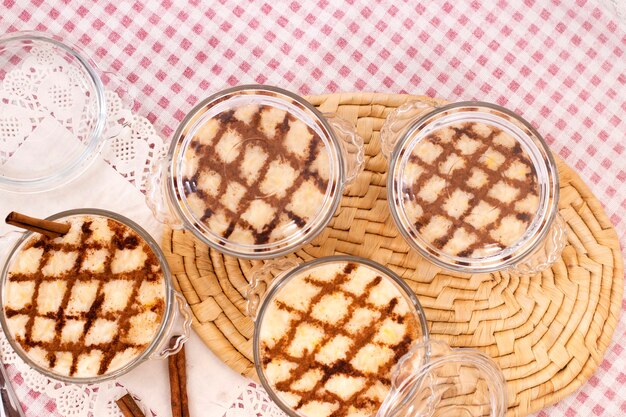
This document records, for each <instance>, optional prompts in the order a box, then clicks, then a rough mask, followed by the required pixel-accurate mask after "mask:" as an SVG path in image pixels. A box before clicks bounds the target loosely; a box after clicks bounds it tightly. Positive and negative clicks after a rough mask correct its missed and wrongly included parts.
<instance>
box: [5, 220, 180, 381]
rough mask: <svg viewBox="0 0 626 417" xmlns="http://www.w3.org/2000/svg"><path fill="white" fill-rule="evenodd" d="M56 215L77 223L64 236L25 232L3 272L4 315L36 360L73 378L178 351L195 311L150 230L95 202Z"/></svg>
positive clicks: (110, 373) (23, 351)
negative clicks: (90, 206)
mask: <svg viewBox="0 0 626 417" xmlns="http://www.w3.org/2000/svg"><path fill="white" fill-rule="evenodd" d="M48 220H53V221H55V222H60V223H69V224H70V229H69V231H68V232H67V233H66V234H65V235H63V236H61V237H58V238H49V237H46V236H44V235H41V234H38V233H33V232H26V233H23V234H20V235H21V236H20V237H19V238H18V240H17V242H16V243H15V244H14V246H13V249H12V250H11V251H10V253H9V254H8V257H7V261H6V262H5V264H4V267H3V269H2V276H1V280H2V281H1V291H0V305H1V306H2V314H1V315H0V323H1V324H2V329H3V331H4V333H5V334H6V336H7V339H8V341H9V343H10V344H11V347H12V348H13V349H14V350H15V352H16V353H17V354H18V355H19V356H20V357H21V358H22V359H23V360H24V361H25V362H26V363H27V364H28V365H29V366H31V367H32V368H34V369H36V370H37V371H39V372H40V373H42V374H44V375H46V376H48V377H50V378H54V379H57V380H61V381H65V382H71V383H97V382H101V381H104V380H108V379H114V378H117V377H119V376H121V375H123V374H125V373H127V372H129V371H130V370H132V369H133V368H135V367H136V366H137V365H139V364H140V363H142V362H143V361H145V360H147V359H155V358H164V357H167V356H169V355H170V354H173V353H176V352H177V351H178V350H180V348H181V347H182V345H183V343H184V342H185V341H186V340H187V339H188V337H189V334H190V325H191V312H190V311H189V307H188V306H187V303H186V302H185V300H184V299H183V297H182V296H181V295H180V294H179V293H178V292H176V291H175V290H174V288H173V286H172V283H171V277H170V271H169V268H168V265H167V262H166V261H165V258H164V256H163V253H162V252H161V250H160V248H159V247H158V245H157V244H156V242H155V241H154V240H153V239H152V237H150V235H149V234H148V233H147V232H146V231H145V230H143V229H142V228H141V227H140V226H139V225H137V224H136V223H134V222H132V221H131V220H129V219H127V218H125V217H123V216H121V215H119V214H116V213H112V212H109V211H104V210H97V209H80V210H71V211H66V212H62V213H58V214H56V215H54V216H51V217H49V218H48ZM174 334H177V337H176V339H175V340H174V342H173V343H171V344H170V339H171V338H172V337H173V336H174Z"/></svg>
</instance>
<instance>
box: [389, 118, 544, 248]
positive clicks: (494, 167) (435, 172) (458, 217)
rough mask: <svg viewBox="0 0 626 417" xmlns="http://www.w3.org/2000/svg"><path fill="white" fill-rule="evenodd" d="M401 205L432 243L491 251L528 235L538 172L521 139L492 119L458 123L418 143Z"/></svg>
mask: <svg viewBox="0 0 626 417" xmlns="http://www.w3.org/2000/svg"><path fill="white" fill-rule="evenodd" d="M401 180H402V182H403V187H404V189H403V190H404V193H403V201H402V203H401V204H402V207H403V209H404V213H405V215H406V216H407V218H408V221H409V222H411V223H412V224H413V225H414V228H415V230H416V231H417V232H418V233H419V234H420V236H421V237H422V238H423V239H424V240H426V242H427V243H429V244H430V245H432V246H433V247H435V248H436V249H437V250H440V251H442V252H444V253H446V254H448V255H452V256H458V257H463V258H482V257H486V256H492V255H494V254H496V253H498V252H500V251H502V250H504V249H506V248H507V247H510V246H511V245H514V244H515V243H516V242H518V241H519V240H520V238H521V237H522V236H523V235H524V233H525V232H526V230H527V229H528V227H529V225H530V224H531V222H532V220H533V219H534V217H535V215H536V213H537V210H538V206H539V186H538V181H537V173H536V172H535V168H534V166H533V163H532V162H531V161H530V158H529V157H528V154H527V153H526V152H525V151H524V149H523V148H522V146H521V144H520V143H519V142H518V141H517V140H516V139H515V138H513V137H512V136H511V135H510V134H508V133H507V132H505V131H503V130H501V129H499V128H497V127H495V126H492V125H488V124H485V123H480V122H471V123H465V122H463V123H453V124H449V125H446V126H444V127H442V128H438V129H436V130H434V131H433V132H432V133H430V134H429V135H427V136H425V137H424V138H423V139H422V140H420V142H419V143H418V144H417V145H416V146H415V147H414V148H413V149H412V150H411V154H410V156H409V158H408V162H407V164H406V167H405V168H404V170H403V172H402V173H401Z"/></svg>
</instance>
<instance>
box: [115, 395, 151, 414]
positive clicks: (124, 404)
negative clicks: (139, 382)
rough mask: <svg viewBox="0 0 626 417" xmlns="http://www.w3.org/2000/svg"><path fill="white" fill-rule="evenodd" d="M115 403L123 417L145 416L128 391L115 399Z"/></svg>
mask: <svg viewBox="0 0 626 417" xmlns="http://www.w3.org/2000/svg"><path fill="white" fill-rule="evenodd" d="M115 404H117V406H118V407H119V408H120V410H121V411H122V414H124V417H146V415H145V414H144V413H143V411H141V409H140V408H139V406H138V405H137V403H136V402H135V400H133V397H132V396H131V395H130V394H128V393H127V394H126V395H124V396H123V397H122V398H120V399H118V400H117V401H115Z"/></svg>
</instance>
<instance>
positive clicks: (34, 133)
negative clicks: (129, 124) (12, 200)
mask: <svg viewBox="0 0 626 417" xmlns="http://www.w3.org/2000/svg"><path fill="white" fill-rule="evenodd" d="M103 80H107V84H106V85H107V88H109V89H111V88H115V85H117V87H118V88H117V90H118V91H120V92H122V91H123V90H125V87H124V86H123V82H121V81H120V79H119V77H117V76H116V75H115V74H112V73H109V72H103V71H100V70H98V68H97V66H96V65H95V64H94V63H93V62H92V61H91V60H89V59H88V58H87V57H86V56H85V55H84V54H83V53H82V52H81V51H80V49H79V48H78V47H77V46H75V45H71V44H68V43H66V42H64V41H63V40H62V39H60V38H59V37H58V36H51V35H48V34H45V33H40V32H32V31H25V32H13V33H8V34H5V35H3V36H1V37H0V102H1V103H2V105H1V106H0V131H1V132H2V133H1V137H0V190H2V191H10V192H16V193H33V192H41V191H47V190H51V189H54V188H57V187H59V186H61V185H63V184H65V183H67V182H69V181H71V180H72V179H74V178H76V177H78V176H79V175H80V174H82V173H83V172H84V171H85V170H86V169H87V168H88V167H89V165H90V164H91V163H92V162H93V161H94V160H95V158H96V156H97V155H98V154H99V153H100V151H101V150H102V147H103V145H104V142H105V141H106V140H108V139H111V138H113V137H115V136H116V134H117V131H114V129H108V127H109V126H108V123H107V105H108V103H107V99H106V94H105V89H104V84H103Z"/></svg>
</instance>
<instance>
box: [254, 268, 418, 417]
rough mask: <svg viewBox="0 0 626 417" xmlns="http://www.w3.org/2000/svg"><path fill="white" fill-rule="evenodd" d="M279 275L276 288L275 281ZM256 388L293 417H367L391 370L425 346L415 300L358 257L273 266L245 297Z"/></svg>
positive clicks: (388, 274)
mask: <svg viewBox="0 0 626 417" xmlns="http://www.w3.org/2000/svg"><path fill="white" fill-rule="evenodd" d="M275 269H278V270H280V269H283V271H282V272H280V271H279V272H278V275H277V276H276V278H273V277H272V271H274V270H275ZM247 298H248V312H249V314H250V315H251V316H252V317H253V318H254V319H255V329H254V339H253V350H254V362H255V367H256V371H257V374H258V376H259V379H260V381H261V383H262V384H263V386H264V387H265V389H266V390H267V391H268V393H269V394H270V396H271V397H272V399H273V400H274V402H276V404H278V405H279V406H280V408H281V409H283V410H284V411H285V412H286V413H287V414H289V415H290V416H294V417H295V416H297V417H318V416H330V415H337V416H353V417H356V416H370V415H374V414H375V413H376V410H377V409H378V408H379V407H380V405H381V404H382V402H383V400H384V398H385V396H386V395H387V394H388V392H389V390H390V383H391V380H390V378H391V369H392V367H393V365H394V364H395V363H396V362H397V361H398V360H399V359H400V358H401V357H402V356H403V355H405V354H406V353H407V352H408V351H409V349H410V347H411V345H412V344H413V343H414V342H416V341H417V342H418V343H419V342H424V341H426V340H428V328H427V326H426V321H425V318H424V312H423V310H422V307H421V306H420V303H419V301H418V300H417V298H416V296H415V294H414V293H413V291H412V290H411V289H410V288H409V287H408V285H407V284H406V283H405V282H404V281H403V280H402V279H400V278H399V277H398V276H397V275H396V274H395V273H393V272H392V271H391V270H389V269H387V268H385V267H383V266H382V265H379V264H377V263H375V262H372V261H369V260H366V259H362V258H357V257H353V256H333V257H326V258H320V259H317V260H313V261H309V262H305V263H303V264H301V265H297V264H296V263H295V262H293V261H289V260H281V261H270V263H268V264H266V266H264V267H263V268H261V269H259V270H257V271H256V272H255V273H254V278H253V281H252V284H251V287H250V290H249V291H248V294H247Z"/></svg>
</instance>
